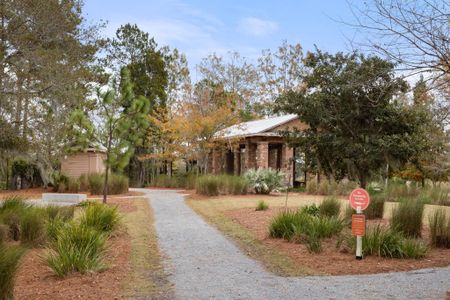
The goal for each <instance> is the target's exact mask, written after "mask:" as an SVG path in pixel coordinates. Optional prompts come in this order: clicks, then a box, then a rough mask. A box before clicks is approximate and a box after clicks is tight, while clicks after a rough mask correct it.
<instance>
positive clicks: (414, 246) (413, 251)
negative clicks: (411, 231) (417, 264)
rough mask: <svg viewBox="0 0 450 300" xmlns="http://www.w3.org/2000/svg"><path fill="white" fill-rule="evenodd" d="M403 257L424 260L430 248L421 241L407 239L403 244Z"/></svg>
mask: <svg viewBox="0 0 450 300" xmlns="http://www.w3.org/2000/svg"><path fill="white" fill-rule="evenodd" d="M401 251H402V257H405V258H415V259H418V258H422V257H424V256H425V255H426V254H427V251H428V247H427V245H426V244H425V243H424V242H422V241H421V240H417V239H412V238H407V239H404V240H403V241H402V244H401Z"/></svg>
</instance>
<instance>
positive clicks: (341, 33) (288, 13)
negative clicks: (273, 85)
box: [84, 0, 353, 70]
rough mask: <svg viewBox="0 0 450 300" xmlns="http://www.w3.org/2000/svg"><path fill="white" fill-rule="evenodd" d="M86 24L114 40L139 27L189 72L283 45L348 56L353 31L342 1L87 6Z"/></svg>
mask: <svg viewBox="0 0 450 300" xmlns="http://www.w3.org/2000/svg"><path fill="white" fill-rule="evenodd" d="M84 16H85V18H86V19H87V20H88V22H98V21H100V20H104V21H108V24H107V27H106V28H105V30H104V32H103V33H104V34H105V35H106V36H108V37H112V36H114V33H115V31H116V29H117V28H118V27H119V26H120V25H123V24H126V23H132V24H134V23H135V24H137V25H138V27H139V28H141V29H142V30H144V31H146V32H148V33H149V34H150V36H153V37H154V38H155V40H156V41H157V43H158V44H159V45H169V46H170V47H172V48H174V47H175V48H178V49H179V50H180V51H181V52H183V53H184V54H185V55H186V56H187V58H188V62H189V67H190V69H191V70H195V65H196V64H198V63H199V62H200V60H201V58H203V57H206V56H207V55H208V54H211V53H213V52H215V53H217V54H219V55H224V54H226V53H227V52H228V51H238V52H239V53H240V54H241V55H243V56H245V57H247V58H249V59H250V60H255V59H256V58H257V57H258V56H259V55H260V54H261V51H262V50H263V49H272V50H273V49H276V47H277V46H279V45H280V44H281V43H282V41H283V40H287V42H288V43H291V44H295V43H300V44H301V45H302V46H303V48H304V50H313V49H314V45H317V46H318V47H319V48H320V49H322V50H325V51H329V52H337V51H346V50H350V46H349V42H348V41H349V39H351V38H352V35H353V30H352V29H351V28H350V27H348V26H346V25H344V24H342V23H341V22H338V21H337V20H351V19H352V14H351V11H350V9H349V7H348V4H347V2H346V0H315V1H314V0H278V1H276V0H272V1H270V0H241V1H239V0H222V1H219V0H208V1H206V0H204V1H201V0H190V1H187V0H166V1H154V0H147V1H146V0H127V1H124V0H122V1H120V0H85V6H84Z"/></svg>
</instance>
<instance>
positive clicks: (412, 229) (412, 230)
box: [391, 199, 424, 237]
mask: <svg viewBox="0 0 450 300" xmlns="http://www.w3.org/2000/svg"><path fill="white" fill-rule="evenodd" d="M423 209H424V204H423V202H421V201H419V200H417V199H407V200H403V201H402V202H400V204H399V205H398V206H397V207H396V208H395V209H394V210H393V212H392V219H391V225H392V227H393V228H394V229H395V230H398V231H400V232H402V233H403V234H405V235H406V236H410V237H420V235H421V229H422V217H423Z"/></svg>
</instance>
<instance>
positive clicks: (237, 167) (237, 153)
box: [233, 147, 241, 176]
mask: <svg viewBox="0 0 450 300" xmlns="http://www.w3.org/2000/svg"><path fill="white" fill-rule="evenodd" d="M233 164H234V165H233V172H234V175H236V176H239V175H241V174H240V173H241V149H239V147H238V148H235V149H234V150H233Z"/></svg>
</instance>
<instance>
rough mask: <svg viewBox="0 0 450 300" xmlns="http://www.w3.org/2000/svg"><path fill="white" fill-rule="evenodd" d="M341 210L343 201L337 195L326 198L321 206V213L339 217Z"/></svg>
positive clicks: (326, 215)
mask: <svg viewBox="0 0 450 300" xmlns="http://www.w3.org/2000/svg"><path fill="white" fill-rule="evenodd" d="M340 211H341V203H340V202H339V200H338V199H337V198H336V197H327V198H325V199H324V200H323V201H322V203H321V204H320V206H319V215H321V216H325V217H337V216H339V212H340Z"/></svg>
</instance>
